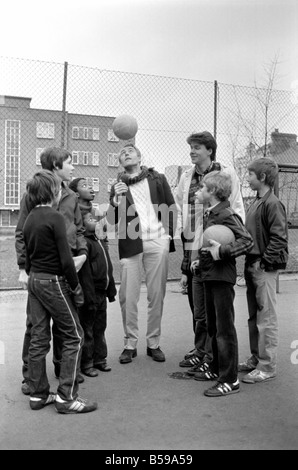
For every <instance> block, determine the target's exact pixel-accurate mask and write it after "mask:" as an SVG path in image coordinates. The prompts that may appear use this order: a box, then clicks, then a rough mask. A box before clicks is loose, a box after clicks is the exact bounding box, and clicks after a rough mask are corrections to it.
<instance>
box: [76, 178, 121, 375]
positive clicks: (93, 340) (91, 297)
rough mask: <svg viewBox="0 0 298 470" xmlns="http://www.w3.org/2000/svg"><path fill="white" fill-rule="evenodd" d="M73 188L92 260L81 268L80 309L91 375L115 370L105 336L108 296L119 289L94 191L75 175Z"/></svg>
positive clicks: (84, 364) (85, 362) (85, 370)
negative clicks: (100, 227) (95, 211)
mask: <svg viewBox="0 0 298 470" xmlns="http://www.w3.org/2000/svg"><path fill="white" fill-rule="evenodd" d="M69 188H70V189H72V191H74V192H75V194H76V196H77V198H78V203H79V207H80V209H81V213H82V218H83V223H84V227H85V238H86V241H87V246H88V260H87V262H86V263H85V264H84V266H83V267H82V269H81V283H82V287H83V290H84V297H85V302H84V305H82V306H81V307H80V309H79V316H80V321H81V325H82V327H83V330H84V334H85V342H84V346H83V352H82V359H81V371H82V372H83V374H85V375H87V376H88V377H96V376H97V375H98V372H97V370H100V371H102V372H109V371H111V370H112V369H111V367H110V366H108V365H107V343H106V339H105V330H106V327H107V297H108V299H109V301H110V302H114V301H115V296H116V294H117V291H116V287H115V282H114V278H113V267H112V263H111V260H110V256H109V252H108V249H107V236H106V232H104V231H103V232H102V233H103V239H99V238H98V236H96V227H97V225H98V220H97V219H96V218H95V217H94V216H93V215H92V211H93V208H92V202H91V201H93V199H94V191H93V189H92V188H91V187H89V186H88V184H87V182H86V179H84V178H75V179H74V180H72V181H71V183H70V184H69ZM100 223H104V218H103V219H101V220H100ZM97 233H98V232H97ZM96 369H97V370H96Z"/></svg>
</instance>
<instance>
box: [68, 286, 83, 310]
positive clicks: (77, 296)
mask: <svg viewBox="0 0 298 470" xmlns="http://www.w3.org/2000/svg"><path fill="white" fill-rule="evenodd" d="M71 292H72V294H73V301H74V303H75V305H76V306H77V307H81V306H82V305H84V294H83V289H82V286H81V284H80V283H79V284H78V285H77V287H76V288H75V289H74V290H73V291H71Z"/></svg>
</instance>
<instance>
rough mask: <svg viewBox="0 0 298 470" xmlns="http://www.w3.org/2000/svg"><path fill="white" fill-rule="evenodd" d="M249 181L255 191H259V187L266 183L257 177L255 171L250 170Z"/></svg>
mask: <svg viewBox="0 0 298 470" xmlns="http://www.w3.org/2000/svg"><path fill="white" fill-rule="evenodd" d="M247 182H248V184H249V186H250V187H251V189H252V190H253V191H259V189H260V188H261V187H262V186H263V185H264V183H263V182H262V181H261V180H259V179H258V178H257V175H256V173H255V172H254V171H249V172H248V176H247Z"/></svg>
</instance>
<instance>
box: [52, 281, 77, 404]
mask: <svg viewBox="0 0 298 470" xmlns="http://www.w3.org/2000/svg"><path fill="white" fill-rule="evenodd" d="M56 278H57V284H58V286H59V290H60V293H61V297H62V298H63V300H64V302H65V304H66V306H67V309H68V311H69V313H70V316H71V318H72V321H73V324H74V326H75V330H76V333H77V336H78V338H79V340H80V344H79V348H78V352H77V358H76V365H75V369H74V375H73V378H72V387H71V393H70V395H71V396H70V398H71V399H72V400H73V399H74V398H73V388H74V384H75V380H76V376H77V370H78V360H79V354H80V350H81V349H82V342H83V338H82V337H81V336H80V335H79V332H78V329H77V323H76V321H75V319H74V317H73V314H72V310H71V308H70V307H69V304H68V302H67V300H66V298H65V296H64V294H63V292H62V289H61V286H60V283H59V280H58V276H56Z"/></svg>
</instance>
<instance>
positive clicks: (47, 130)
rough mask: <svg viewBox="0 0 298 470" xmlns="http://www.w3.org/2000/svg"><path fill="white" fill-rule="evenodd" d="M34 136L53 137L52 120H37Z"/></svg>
mask: <svg viewBox="0 0 298 470" xmlns="http://www.w3.org/2000/svg"><path fill="white" fill-rule="evenodd" d="M36 137H38V138H39V139H54V138H55V124H54V123H52V122H37V123H36Z"/></svg>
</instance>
